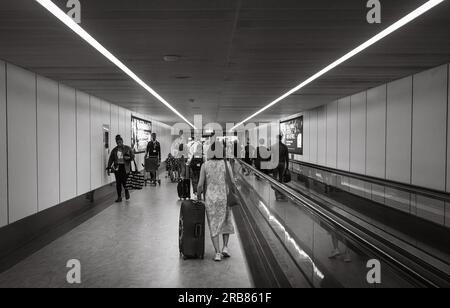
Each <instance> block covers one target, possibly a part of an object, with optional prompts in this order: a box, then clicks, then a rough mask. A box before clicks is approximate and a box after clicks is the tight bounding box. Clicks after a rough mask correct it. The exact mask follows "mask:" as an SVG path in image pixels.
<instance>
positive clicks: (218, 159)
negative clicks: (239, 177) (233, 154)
mask: <svg viewBox="0 0 450 308" xmlns="http://www.w3.org/2000/svg"><path fill="white" fill-rule="evenodd" d="M216 147H217V150H218V151H216ZM223 154H224V153H223V145H222V144H221V143H220V142H213V143H212V145H211V147H210V150H209V151H208V154H207V156H208V160H207V161H206V162H205V163H204V164H203V165H202V167H201V170H200V179H199V183H198V187H197V193H198V196H199V198H200V197H201V195H202V192H204V195H205V207H206V217H207V219H208V226H209V230H210V233H211V240H212V243H213V245H214V249H215V251H216V255H215V258H214V261H221V260H222V258H228V257H230V252H229V250H228V240H229V238H230V234H234V226H233V222H232V216H231V210H230V208H229V207H228V206H227V193H228V187H227V185H226V181H225V176H226V175H225V164H227V163H226V160H224V155H223ZM220 235H222V237H223V248H222V250H220V243H219V238H220Z"/></svg>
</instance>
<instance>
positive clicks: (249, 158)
mask: <svg viewBox="0 0 450 308" xmlns="http://www.w3.org/2000/svg"><path fill="white" fill-rule="evenodd" d="M254 152H255V149H254V148H253V147H252V146H251V145H250V138H247V145H246V146H245V148H244V159H243V160H244V162H246V163H247V164H249V165H250V166H251V165H252V164H253V159H254V158H255V157H254V155H255V153H254ZM243 169H244V174H245V175H249V174H250V172H249V171H248V170H247V169H246V168H243Z"/></svg>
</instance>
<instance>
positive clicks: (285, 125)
mask: <svg viewBox="0 0 450 308" xmlns="http://www.w3.org/2000/svg"><path fill="white" fill-rule="evenodd" d="M280 133H281V134H282V135H283V143H284V144H285V145H286V146H287V147H288V149H289V153H293V154H299V155H303V116H300V117H298V118H295V119H291V120H287V121H283V122H281V123H280Z"/></svg>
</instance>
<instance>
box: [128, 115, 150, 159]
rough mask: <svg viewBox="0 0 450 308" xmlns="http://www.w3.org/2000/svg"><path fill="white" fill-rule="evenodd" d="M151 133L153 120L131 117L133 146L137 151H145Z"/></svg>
mask: <svg viewBox="0 0 450 308" xmlns="http://www.w3.org/2000/svg"><path fill="white" fill-rule="evenodd" d="M151 134H152V122H150V121H147V120H144V119H140V118H137V117H134V116H132V117H131V148H132V149H133V150H134V152H135V153H137V154H138V153H145V151H146V149H147V144H148V142H149V141H150V140H151Z"/></svg>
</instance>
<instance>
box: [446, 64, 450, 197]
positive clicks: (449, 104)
mask: <svg viewBox="0 0 450 308" xmlns="http://www.w3.org/2000/svg"><path fill="white" fill-rule="evenodd" d="M447 94H448V97H447V108H450V64H449V65H447ZM447 117H448V118H447V191H448V192H450V112H447Z"/></svg>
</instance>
